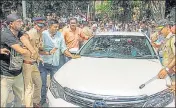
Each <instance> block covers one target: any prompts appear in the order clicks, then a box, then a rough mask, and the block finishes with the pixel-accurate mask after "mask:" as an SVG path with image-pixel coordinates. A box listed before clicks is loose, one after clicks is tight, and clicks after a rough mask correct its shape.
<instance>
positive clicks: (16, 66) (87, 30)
mask: <svg viewBox="0 0 176 108" xmlns="http://www.w3.org/2000/svg"><path fill="white" fill-rule="evenodd" d="M115 31H130V32H132V31H134V32H143V33H145V34H146V36H148V38H149V39H150V41H151V43H152V45H153V47H154V48H155V49H156V50H157V51H158V53H159V54H160V58H161V62H162V64H163V67H164V68H163V69H161V71H160V72H159V73H158V78H160V79H164V78H165V77H166V76H167V75H170V76H171V77H172V78H174V77H173V75H175V25H174V24H171V23H170V22H169V21H166V20H161V21H160V22H159V23H156V22H154V21H144V20H143V21H131V22H128V23H120V22H117V21H113V20H108V21H99V22H91V21H85V20H84V21H81V22H80V21H78V19H77V18H75V17H71V18H69V19H66V18H59V17H58V16H56V15H55V14H53V15H50V14H47V16H46V18H44V17H34V18H32V19H25V20H22V19H21V18H20V17H19V16H18V15H17V14H10V15H8V16H7V18H6V21H5V23H3V26H1V51H0V58H1V107H6V104H7V100H8V95H9V91H10V89H11V88H12V90H13V93H14V95H15V97H16V99H17V100H18V102H20V103H18V104H15V106H16V107H17V106H18V105H23V106H26V107H41V106H42V105H43V104H45V103H47V98H46V93H47V74H48V73H50V79H52V77H53V75H54V73H55V72H57V71H58V70H59V69H60V68H61V67H62V66H63V65H64V64H65V63H66V62H68V61H69V60H70V59H76V58H80V56H79V55H75V54H72V50H75V49H76V50H78V49H79V48H80V47H81V46H82V45H83V44H84V43H85V42H86V41H87V40H88V39H89V38H91V37H92V36H94V35H95V34H96V33H98V32H115ZM174 82H175V79H173V83H172V85H169V88H170V89H171V90H173V91H174V92H175V86H174V85H175V83H174Z"/></svg>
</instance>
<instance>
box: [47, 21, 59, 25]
mask: <svg viewBox="0 0 176 108" xmlns="http://www.w3.org/2000/svg"><path fill="white" fill-rule="evenodd" d="M58 23H59V22H58V21H57V20H55V19H51V20H48V26H51V25H53V24H58Z"/></svg>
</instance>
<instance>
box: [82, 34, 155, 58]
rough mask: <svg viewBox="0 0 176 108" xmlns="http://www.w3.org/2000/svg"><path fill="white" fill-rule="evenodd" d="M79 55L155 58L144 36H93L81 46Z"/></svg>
mask: <svg viewBox="0 0 176 108" xmlns="http://www.w3.org/2000/svg"><path fill="white" fill-rule="evenodd" d="M80 55H81V56H86V57H96V58H123V59H129V58H130V59H157V55H156V54H155V52H154V50H153V48H152V46H151V44H150V42H149V40H148V39H147V38H146V37H145V36H104V35H103V36H95V37H93V38H91V39H90V40H89V41H88V42H87V43H86V44H85V45H84V46H83V48H81V50H80Z"/></svg>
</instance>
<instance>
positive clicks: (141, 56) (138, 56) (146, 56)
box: [135, 55, 158, 58]
mask: <svg viewBox="0 0 176 108" xmlns="http://www.w3.org/2000/svg"><path fill="white" fill-rule="evenodd" d="M148 57H152V58H155V57H156V58H158V56H157V55H137V56H135V58H148Z"/></svg>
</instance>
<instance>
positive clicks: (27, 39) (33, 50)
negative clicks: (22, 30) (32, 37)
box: [20, 34, 36, 54]
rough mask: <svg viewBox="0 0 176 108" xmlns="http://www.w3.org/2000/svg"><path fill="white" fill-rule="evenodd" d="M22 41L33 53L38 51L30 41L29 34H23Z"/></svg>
mask: <svg viewBox="0 0 176 108" xmlns="http://www.w3.org/2000/svg"><path fill="white" fill-rule="evenodd" d="M20 40H21V42H22V43H23V45H24V46H25V47H26V48H27V49H29V51H30V52H31V53H32V54H35V53H36V51H35V49H34V48H33V46H32V45H31V43H30V41H29V36H28V35H27V34H24V35H23V36H21V38H20Z"/></svg>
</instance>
